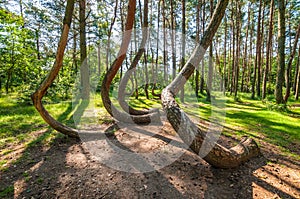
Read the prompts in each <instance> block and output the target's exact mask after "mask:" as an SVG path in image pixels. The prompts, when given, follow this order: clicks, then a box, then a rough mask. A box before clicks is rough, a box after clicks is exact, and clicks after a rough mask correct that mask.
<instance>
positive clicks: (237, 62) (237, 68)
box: [234, 1, 241, 99]
mask: <svg viewBox="0 0 300 199" xmlns="http://www.w3.org/2000/svg"><path fill="white" fill-rule="evenodd" d="M237 4H238V5H236V7H237V25H236V26H237V32H236V44H237V47H236V58H235V81H234V82H235V85H234V97H235V99H236V98H237V93H238V86H239V71H240V51H241V30H240V29H241V3H240V2H239V1H237Z"/></svg>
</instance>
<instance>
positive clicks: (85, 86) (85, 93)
mask: <svg viewBox="0 0 300 199" xmlns="http://www.w3.org/2000/svg"><path fill="white" fill-rule="evenodd" d="M85 10H86V0H80V1H79V23H80V25H79V28H80V63H81V66H80V82H81V98H82V99H83V100H89V98H90V77H89V76H90V75H89V66H88V62H87V48H86V16H85Z"/></svg>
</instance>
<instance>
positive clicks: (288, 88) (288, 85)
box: [284, 23, 300, 102]
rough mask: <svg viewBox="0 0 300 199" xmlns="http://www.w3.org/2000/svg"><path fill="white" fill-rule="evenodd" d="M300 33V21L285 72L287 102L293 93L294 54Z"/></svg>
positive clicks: (285, 98)
mask: <svg viewBox="0 0 300 199" xmlns="http://www.w3.org/2000/svg"><path fill="white" fill-rule="evenodd" d="M299 35H300V23H299V25H298V28H297V31H296V36H295V40H294V45H293V49H292V52H291V55H290V58H289V62H288V64H287V69H286V74H285V80H286V94H285V96H284V101H285V102H287V101H288V99H289V97H290V93H291V84H292V83H291V72H292V63H293V60H294V56H295V54H296V49H297V45H298V40H299Z"/></svg>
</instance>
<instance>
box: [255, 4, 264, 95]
mask: <svg viewBox="0 0 300 199" xmlns="http://www.w3.org/2000/svg"><path fill="white" fill-rule="evenodd" d="M261 4H262V5H261V6H262V8H261V10H262V16H261V18H260V20H259V21H260V23H261V25H260V27H261V28H260V29H261V30H260V31H259V32H258V33H257V34H259V43H258V46H257V50H256V52H257V84H256V92H257V96H258V97H260V96H261V74H262V62H263V61H262V47H263V43H264V40H263V34H264V18H265V12H264V9H265V4H264V3H263V2H261ZM260 15H261V14H260Z"/></svg>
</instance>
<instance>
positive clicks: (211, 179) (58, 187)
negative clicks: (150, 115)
mask: <svg viewBox="0 0 300 199" xmlns="http://www.w3.org/2000/svg"><path fill="white" fill-rule="evenodd" d="M71 110H72V109H69V108H68V109H67V111H66V112H65V113H63V114H62V115H61V117H60V118H59V120H60V121H66V120H68V119H66V118H67V116H68V115H69V114H70V113H71V112H70V111H71ZM79 110H81V109H79ZM68 112H69V113H68ZM81 112H82V111H81ZM79 114H80V113H79ZM107 129H108V131H109V135H110V136H108V138H107V139H110V140H111V141H112V142H113V143H114V144H115V146H118V147H120V148H123V149H124V150H125V149H126V150H128V151H130V150H131V149H130V148H128V147H126V146H125V145H124V144H123V143H122V142H120V141H119V140H118V139H117V138H116V136H115V133H117V131H119V130H120V129H118V128H116V127H110V126H109V127H108V128H107ZM47 133H49V134H51V133H52V130H51V129H49V130H48V131H47ZM112 133H113V134H112ZM137 133H140V134H143V135H145V134H146V135H148V136H151V137H153V136H155V135H154V134H155V133H153V132H146V133H145V132H144V131H143V132H137ZM42 136H43V135H41V138H38V139H39V140H40V141H39V142H37V143H35V144H32V145H30V146H29V147H27V148H26V149H25V151H23V152H22V155H21V157H20V158H19V159H18V160H17V162H16V163H14V164H13V165H11V166H10V167H9V168H8V169H7V170H6V171H1V172H0V178H1V183H0V190H1V191H0V193H3V190H5V189H6V190H9V187H12V188H13V189H12V190H13V192H8V194H6V195H2V197H3V198H24V197H25V198H31V197H34V198H58V197H60V198H240V199H243V198H245V199H248V198H255V197H256V196H255V194H260V193H257V192H255V190H254V188H255V187H254V186H260V187H263V188H264V189H266V190H268V191H269V192H271V193H274V194H277V195H278V196H280V197H282V198H293V196H292V195H290V194H289V193H286V192H285V191H282V190H280V189H278V188H276V187H275V186H273V185H272V184H271V183H269V182H267V181H266V180H265V179H264V178H260V177H259V176H257V175H256V173H255V172H256V171H257V170H259V169H263V168H265V167H266V166H268V165H269V164H268V160H267V159H266V158H265V157H263V156H261V157H257V158H254V159H251V160H250V161H249V162H247V163H245V164H243V165H241V166H240V167H239V168H237V169H230V170H223V169H216V168H213V167H211V166H210V165H208V164H207V163H206V162H205V161H204V160H203V159H201V158H199V157H198V156H197V155H196V154H194V153H192V152H191V151H189V150H187V151H186V153H185V154H183V155H182V156H181V157H179V158H178V159H177V160H176V161H174V162H173V163H171V164H170V165H167V166H166V167H164V168H162V169H159V170H154V171H152V172H147V173H126V172H123V171H117V170H115V169H112V168H110V167H109V165H105V164H102V163H100V162H98V161H96V160H95V159H94V158H93V157H92V156H91V155H90V154H89V153H88V152H87V151H86V149H85V148H82V147H81V145H80V143H79V142H78V140H74V139H70V138H67V137H65V136H58V137H57V138H55V139H54V140H53V141H52V142H51V143H49V145H45V144H44V141H46V140H47V136H44V137H42ZM155 138H156V139H162V140H163V141H165V142H168V141H170V140H169V139H166V138H165V137H164V136H163V135H161V136H156V137H155ZM95 139H97V137H95ZM91 141H92V140H91ZM103 153H105V151H104V152H103ZM111 158H113V157H111ZM132 166H134V167H135V168H138V167H139V166H140V165H132ZM148 166H149V165H148ZM287 167H289V165H288V164H287ZM266 169H267V168H266ZM272 175H273V174H272ZM279 180H280V179H279ZM284 183H285V182H284ZM293 186H294V185H292V184H291V185H290V187H291V188H293Z"/></svg>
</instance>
